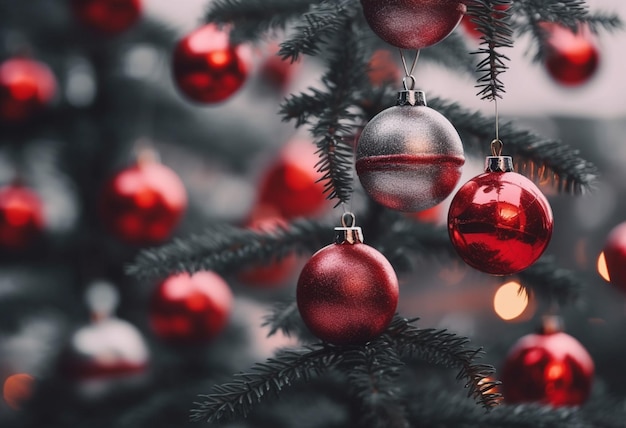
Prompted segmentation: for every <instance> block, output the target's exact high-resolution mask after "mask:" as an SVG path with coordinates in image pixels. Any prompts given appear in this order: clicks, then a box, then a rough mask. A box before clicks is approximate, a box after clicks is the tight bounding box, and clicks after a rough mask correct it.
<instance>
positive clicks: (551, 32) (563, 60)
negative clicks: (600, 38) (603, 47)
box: [541, 22, 600, 86]
mask: <svg viewBox="0 0 626 428" xmlns="http://www.w3.org/2000/svg"><path fill="white" fill-rule="evenodd" d="M541 27H542V28H543V30H544V31H545V32H546V36H547V37H546V40H545V46H544V47H545V50H546V56H545V67H546V70H547V71H548V74H550V76H551V77H552V78H553V79H554V81H556V82H557V83H559V84H561V85H564V86H579V85H582V84H584V83H587V82H588V81H589V79H591V78H592V77H593V75H594V74H595V73H596V71H597V69H598V66H599V65H600V52H599V49H598V46H597V44H596V42H595V40H594V38H593V35H592V33H591V31H590V30H589V28H587V27H581V28H580V29H579V30H578V33H574V32H573V31H572V30H570V29H569V28H567V27H564V26H562V25H559V24H556V23H548V22H544V23H542V24H541Z"/></svg>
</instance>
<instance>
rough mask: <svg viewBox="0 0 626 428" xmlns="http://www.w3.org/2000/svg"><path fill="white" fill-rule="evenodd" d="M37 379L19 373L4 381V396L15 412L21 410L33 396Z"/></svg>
mask: <svg viewBox="0 0 626 428" xmlns="http://www.w3.org/2000/svg"><path fill="white" fill-rule="evenodd" d="M34 382H35V378H34V377H32V376H31V375H29V374H26V373H17V374H14V375H11V376H9V377H8V378H7V379H6V380H5V381H4V387H3V388H2V396H3V397H4V401H6V403H7V404H8V405H9V407H11V408H12V409H13V410H20V409H21V408H22V405H23V404H24V403H25V402H26V401H28V400H29V399H30V398H31V396H32V395H33V383H34Z"/></svg>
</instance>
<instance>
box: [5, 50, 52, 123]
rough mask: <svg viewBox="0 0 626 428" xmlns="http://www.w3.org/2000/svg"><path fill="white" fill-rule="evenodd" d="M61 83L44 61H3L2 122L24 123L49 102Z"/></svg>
mask: <svg viewBox="0 0 626 428" xmlns="http://www.w3.org/2000/svg"><path fill="white" fill-rule="evenodd" d="M56 89H57V82H56V78H55V77H54V74H53V73H52V71H51V70H50V68H49V67H48V66H47V65H45V64H44V63H41V62H38V61H33V60H31V59H26V58H12V59H8V60H6V61H4V62H3V63H2V64H0V121H2V122H9V123H11V122H21V121H24V120H26V119H29V118H30V117H32V116H33V114H35V113H37V112H38V111H40V110H41V109H42V108H43V107H44V106H45V105H46V104H48V103H49V102H50V101H51V100H52V98H53V97H54V94H55V93H56Z"/></svg>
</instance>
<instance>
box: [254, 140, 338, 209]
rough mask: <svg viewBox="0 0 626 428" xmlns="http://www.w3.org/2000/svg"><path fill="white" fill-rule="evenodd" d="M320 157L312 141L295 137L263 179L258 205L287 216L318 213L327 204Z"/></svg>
mask: <svg viewBox="0 0 626 428" xmlns="http://www.w3.org/2000/svg"><path fill="white" fill-rule="evenodd" d="M318 161H319V157H318V156H317V154H316V148H315V145H314V144H313V143H312V142H310V141H303V140H293V141H291V142H289V143H288V144H287V145H286V146H285V147H284V149H283V150H282V152H281V153H280V155H279V158H278V160H277V161H276V162H275V163H274V164H273V165H271V166H270V168H269V170H268V171H267V172H266V174H265V176H264V177H263V178H262V181H261V187H260V191H259V204H262V205H269V206H271V207H273V208H275V209H276V211H277V214H279V215H280V216H282V217H283V218H285V219H292V218H294V217H300V216H312V215H316V214H319V213H320V212H321V211H323V209H324V208H326V207H328V201H327V200H326V196H325V195H324V183H321V182H319V181H318V180H319V179H320V178H322V174H321V173H319V172H318V171H317V167H316V164H317V162H318Z"/></svg>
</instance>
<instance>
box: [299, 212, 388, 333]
mask: <svg viewBox="0 0 626 428" xmlns="http://www.w3.org/2000/svg"><path fill="white" fill-rule="evenodd" d="M344 219H345V215H344ZM344 219H342V223H343V226H344V227H341V228H336V229H335V230H337V231H338V232H340V233H341V240H338V243H335V244H331V245H328V246H326V247H324V248H322V249H321V250H319V251H318V252H316V253H315V254H313V256H312V257H311V259H310V260H309V261H308V262H307V263H306V265H305V266H304V268H303V269H302V272H301V273H300V278H299V279H298V287H297V303H298V310H299V311H300V315H301V316H302V320H303V321H304V323H305V324H306V326H307V327H308V328H309V329H310V330H311V332H312V333H313V334H314V335H315V336H317V337H318V338H320V339H322V340H324V341H326V342H330V343H333V344H336V345H355V344H361V343H365V342H368V341H370V340H372V339H375V338H376V337H378V336H379V335H380V334H381V333H382V332H383V331H385V329H386V328H387V326H388V325H389V323H390V322H391V320H392V318H393V315H394V313H395V310H396V307H397V305H398V294H399V291H398V278H397V277H396V274H395V272H394V270H393V267H392V266H391V264H390V263H389V261H388V260H387V259H386V258H385V257H384V256H383V255H382V254H381V253H379V252H378V251H377V250H375V249H374V248H372V247H370V246H368V245H365V244H363V243H362V242H363V240H362V235H361V229H360V228H358V227H353V226H352V225H351V226H350V227H347V226H346V224H345V222H344ZM352 224H354V222H352Z"/></svg>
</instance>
